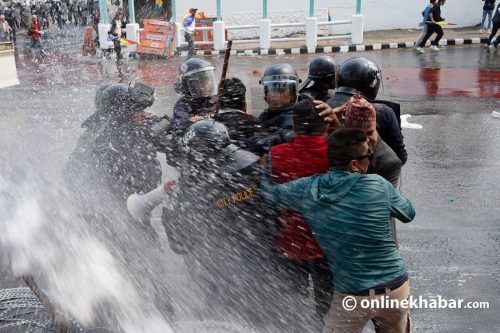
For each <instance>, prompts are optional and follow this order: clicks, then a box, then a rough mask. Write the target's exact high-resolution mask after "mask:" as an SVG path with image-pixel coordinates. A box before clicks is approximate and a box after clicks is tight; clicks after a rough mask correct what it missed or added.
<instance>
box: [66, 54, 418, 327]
mask: <svg viewBox="0 0 500 333" xmlns="http://www.w3.org/2000/svg"><path fill="white" fill-rule="evenodd" d="M381 80H382V78H381V74H380V70H379V68H378V67H377V65H376V64H374V63H373V62H371V61H369V60H367V59H365V58H352V59H349V60H347V61H346V62H345V63H343V64H342V65H341V66H340V67H339V68H337V66H336V64H335V62H334V60H333V58H331V57H328V56H322V57H317V58H315V59H313V60H312V61H311V63H310V68H309V77H308V78H307V80H305V82H303V83H302V82H301V79H300V78H299V76H298V74H297V72H296V71H295V69H294V68H293V67H292V66H291V65H290V64H288V63H275V64H272V65H270V66H269V67H268V68H267V69H266V70H265V71H264V73H263V76H262V78H261V81H260V82H261V84H262V87H263V92H264V98H265V101H266V104H267V108H266V109H265V110H264V111H263V112H262V113H261V114H260V115H259V117H258V118H256V117H253V116H251V115H249V114H248V113H247V105H246V99H245V96H246V87H245V85H244V84H243V83H242V82H241V80H239V79H238V78H226V79H224V81H223V82H222V83H221V88H220V90H218V89H217V88H218V84H217V80H216V76H215V67H214V66H213V65H212V64H210V63H209V62H208V61H206V60H203V59H199V58H191V59H189V60H187V61H186V62H185V63H183V64H182V65H181V66H180V68H179V75H178V77H177V80H176V82H175V90H176V92H177V93H179V94H180V95H181V97H180V98H179V100H178V101H177V102H176V103H175V105H174V107H173V113H172V114H173V116H172V117H168V116H164V117H160V118H157V117H151V116H147V114H146V113H145V111H144V110H145V109H146V108H147V107H149V106H151V105H152V104H153V101H154V88H152V87H149V86H146V85H144V84H141V83H136V84H135V85H132V86H127V85H124V84H117V83H112V84H106V85H103V86H101V87H99V88H98V90H97V93H96V99H95V101H96V112H95V113H94V114H93V115H92V116H91V117H90V118H89V119H87V120H86V121H85V123H84V125H83V126H84V128H85V129H86V131H85V133H84V134H83V135H82V137H81V138H80V141H79V143H78V145H77V148H76V149H75V150H74V152H73V154H72V155H71V157H70V159H69V162H68V165H67V167H66V169H65V172H66V174H67V176H68V179H69V183H71V185H72V187H74V188H75V192H77V193H78V195H79V196H81V197H82V200H80V201H81V202H82V203H85V204H84V208H83V209H85V210H87V211H89V212H91V211H92V210H93V209H95V208H93V207H94V204H95V205H99V204H102V202H110V201H117V202H120V203H121V204H120V205H121V207H122V208H121V209H123V210H126V209H127V208H126V204H125V202H126V199H127V197H128V196H130V195H131V194H133V193H147V192H150V191H152V190H153V189H154V188H155V187H157V186H160V185H161V168H160V166H159V163H158V161H157V160H156V158H155V157H154V156H155V154H156V152H157V151H159V152H163V153H165V156H166V158H167V163H168V164H169V165H171V166H173V167H175V168H176V169H177V171H178V173H179V178H178V179H177V180H175V181H174V180H172V179H169V180H168V182H167V183H166V184H165V186H164V191H165V193H167V195H169V196H170V197H171V200H172V202H171V203H172V207H164V208H163V214H162V225H163V226H164V228H165V232H166V235H167V237H168V240H169V245H170V248H171V249H172V251H174V252H175V253H177V254H179V255H182V256H183V257H184V259H185V263H186V266H187V268H188V272H189V274H190V276H191V277H192V279H193V280H194V281H195V283H196V286H197V287H196V288H197V289H196V291H195V292H196V294H197V295H198V297H197V298H199V299H200V300H202V301H203V302H204V303H205V304H206V306H205V307H204V309H205V310H204V316H206V318H210V319H212V320H228V319H229V320H235V321H236V322H237V323H240V324H244V325H248V326H250V327H253V328H255V329H257V331H259V332H261V331H262V332H265V331H269V332H314V331H318V332H319V331H323V332H361V331H362V329H363V327H364V326H365V324H366V323H367V322H368V321H372V322H373V324H374V325H375V327H376V329H377V331H378V332H408V331H409V325H410V324H409V319H408V318H409V317H408V316H409V314H408V309H402V308H395V309H384V310H379V309H371V310H366V309H361V308H360V309H356V310H355V311H346V310H345V309H343V308H342V306H341V301H342V298H343V297H346V296H352V297H356V299H358V300H362V299H369V298H381V297H388V298H390V299H392V298H397V299H399V300H403V299H406V298H407V297H408V295H409V284H408V273H407V270H406V267H405V263H404V260H403V259H402V258H401V255H400V252H399V250H398V242H397V237H396V236H397V235H396V228H395V218H397V219H399V220H401V221H403V222H409V221H411V220H412V219H413V218H414V216H415V211H414V209H413V207H412V205H411V203H410V202H409V200H408V199H406V198H405V197H403V196H402V195H401V194H400V193H399V192H398V191H397V189H396V187H397V186H398V180H399V176H400V173H401V168H402V166H403V164H404V163H405V162H406V160H407V153H406V149H405V145H404V143H403V136H402V134H401V128H400V125H399V122H398V119H399V118H398V112H399V109H398V104H397V103H393V102H392V103H391V102H385V101H378V100H377V99H376V98H377V94H378V89H379V87H380V84H381ZM391 106H392V107H391ZM173 184H175V185H176V186H173ZM106 189H108V190H106ZM105 193H109V197H107V198H106V197H103V195H104V196H105ZM105 207H109V204H108V203H106V205H105ZM90 215H91V214H89V216H90ZM146 216H147V214H146ZM130 218H131V223H137V221H136V222H133V221H132V220H133V218H132V217H130ZM139 222H140V223H142V225H143V227H144V230H145V232H147V233H150V234H154V230H153V228H151V225H150V222H149V218H147V217H146V218H144V219H141V221H139ZM311 290H312V295H313V301H312V302H313V306H312V307H311V306H310V303H311V297H310V293H311ZM308 309H309V310H308Z"/></svg>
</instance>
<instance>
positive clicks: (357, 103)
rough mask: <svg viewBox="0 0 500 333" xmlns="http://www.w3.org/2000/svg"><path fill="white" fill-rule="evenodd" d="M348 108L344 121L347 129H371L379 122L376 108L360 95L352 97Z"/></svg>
mask: <svg viewBox="0 0 500 333" xmlns="http://www.w3.org/2000/svg"><path fill="white" fill-rule="evenodd" d="M346 107H347V110H346V112H345V117H344V120H345V127H347V128H370V127H371V126H373V123H376V122H377V113H376V112H375V108H374V107H373V105H372V104H371V103H370V102H368V101H367V100H366V99H364V98H363V97H361V95H359V94H356V95H354V96H353V97H351V99H350V100H349V102H347V105H346Z"/></svg>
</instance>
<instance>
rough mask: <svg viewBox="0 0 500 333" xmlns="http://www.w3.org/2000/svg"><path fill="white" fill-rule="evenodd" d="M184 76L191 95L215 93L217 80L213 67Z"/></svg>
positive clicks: (206, 95) (202, 95)
mask: <svg viewBox="0 0 500 333" xmlns="http://www.w3.org/2000/svg"><path fill="white" fill-rule="evenodd" d="M203 69H204V70H203V71H199V72H196V73H192V74H190V75H188V76H185V79H186V84H187V87H188V89H189V93H190V95H191V97H194V98H197V97H210V96H214V95H216V94H217V80H216V78H215V71H214V67H206V69H205V68H203Z"/></svg>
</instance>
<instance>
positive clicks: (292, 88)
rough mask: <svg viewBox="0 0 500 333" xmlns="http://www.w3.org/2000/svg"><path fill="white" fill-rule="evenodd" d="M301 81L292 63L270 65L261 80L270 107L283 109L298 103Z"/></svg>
mask: <svg viewBox="0 0 500 333" xmlns="http://www.w3.org/2000/svg"><path fill="white" fill-rule="evenodd" d="M300 82H301V80H300V78H299V75H298V74H297V71H296V70H295V69H294V68H293V67H292V65H290V64H287V63H277V64H273V65H271V66H269V67H268V68H267V69H266V70H265V72H264V75H263V76H262V79H261V80H260V83H261V84H262V85H263V86H264V99H265V101H266V103H267V105H268V107H269V109H271V110H282V109H287V108H291V107H293V106H294V105H295V104H297V99H298V90H299V83H300Z"/></svg>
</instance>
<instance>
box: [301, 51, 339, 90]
mask: <svg viewBox="0 0 500 333" xmlns="http://www.w3.org/2000/svg"><path fill="white" fill-rule="evenodd" d="M335 70H336V66H335V60H333V58H332V57H330V56H321V57H317V58H314V59H313V60H312V61H311V63H310V64H309V75H308V76H307V79H306V81H305V82H304V83H303V84H302V86H301V88H300V90H303V89H306V88H309V87H311V86H312V85H311V83H312V84H313V85H315V86H318V88H320V89H335Z"/></svg>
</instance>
